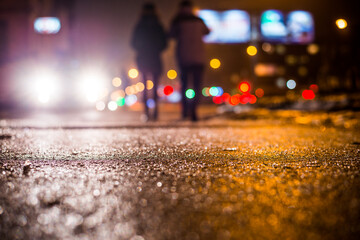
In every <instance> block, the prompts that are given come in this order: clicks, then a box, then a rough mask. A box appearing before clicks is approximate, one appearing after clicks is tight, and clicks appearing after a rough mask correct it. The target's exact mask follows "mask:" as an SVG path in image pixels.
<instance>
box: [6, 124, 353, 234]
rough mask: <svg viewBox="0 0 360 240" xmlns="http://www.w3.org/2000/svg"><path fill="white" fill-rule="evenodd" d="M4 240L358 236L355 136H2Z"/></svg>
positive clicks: (203, 130) (10, 132)
mask: <svg viewBox="0 0 360 240" xmlns="http://www.w3.org/2000/svg"><path fill="white" fill-rule="evenodd" d="M1 136H3V137H1V138H0V146H1V153H0V171H1V172H0V238H1V239H131V240H143V239H146V240H149V239H224V240H226V239H357V238H358V237H359V234H360V221H359V218H360V214H359V213H360V190H359V189H360V188H359V187H360V178H359V176H360V173H359V170H360V146H359V142H360V134H359V133H358V132H356V131H354V129H350V130H349V129H346V128H345V129H344V128H341V129H339V128H333V127H327V126H326V125H324V126H314V125H307V126H301V125H294V124H290V123H287V124H285V123H284V124H281V125H279V124H278V125H276V124H272V123H271V122H267V123H262V124H259V125H246V124H245V125H242V122H241V121H239V122H238V123H237V124H228V125H227V124H223V125H221V126H217V127H209V126H206V125H204V126H202V125H201V124H196V125H189V126H182V127H181V126H180V127H179V126H177V127H172V126H168V127H158V128H157V127H156V126H152V127H149V128H147V127H141V128H140V127H139V128H137V127H133V128H131V129H127V128H126V127H122V128H121V127H120V128H117V129H101V128H96V129H91V128H89V129H61V128H59V129H56V128H52V129H31V128H23V129H21V128H3V129H1Z"/></svg>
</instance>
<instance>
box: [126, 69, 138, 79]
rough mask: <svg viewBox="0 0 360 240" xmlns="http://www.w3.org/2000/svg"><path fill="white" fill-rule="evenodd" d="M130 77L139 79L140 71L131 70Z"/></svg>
mask: <svg viewBox="0 0 360 240" xmlns="http://www.w3.org/2000/svg"><path fill="white" fill-rule="evenodd" d="M128 75H129V77H130V78H137V77H138V76H139V71H138V70H137V69H135V68H132V69H130V70H129V72H128Z"/></svg>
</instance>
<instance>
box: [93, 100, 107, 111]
mask: <svg viewBox="0 0 360 240" xmlns="http://www.w3.org/2000/svg"><path fill="white" fill-rule="evenodd" d="M95 107H96V110H98V111H104V110H105V107H106V105H105V103H104V102H103V101H100V102H97V103H96V106H95Z"/></svg>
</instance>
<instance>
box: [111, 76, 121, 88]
mask: <svg viewBox="0 0 360 240" xmlns="http://www.w3.org/2000/svg"><path fill="white" fill-rule="evenodd" d="M121 83H122V81H121V78H119V77H116V78H114V79H113V80H112V84H113V86H114V87H120V86H121Z"/></svg>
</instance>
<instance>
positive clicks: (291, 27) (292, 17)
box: [286, 11, 314, 43]
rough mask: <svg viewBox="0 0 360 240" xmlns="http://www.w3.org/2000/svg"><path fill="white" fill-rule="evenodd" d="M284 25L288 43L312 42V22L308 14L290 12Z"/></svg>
mask: <svg viewBox="0 0 360 240" xmlns="http://www.w3.org/2000/svg"><path fill="white" fill-rule="evenodd" d="M286 25H287V29H288V37H289V41H290V42H294V43H310V42H312V41H313V40H314V21H313V17H312V16H311V14H310V13H309V12H305V11H293V12H290V13H289V14H288V17H287V23H286Z"/></svg>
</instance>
